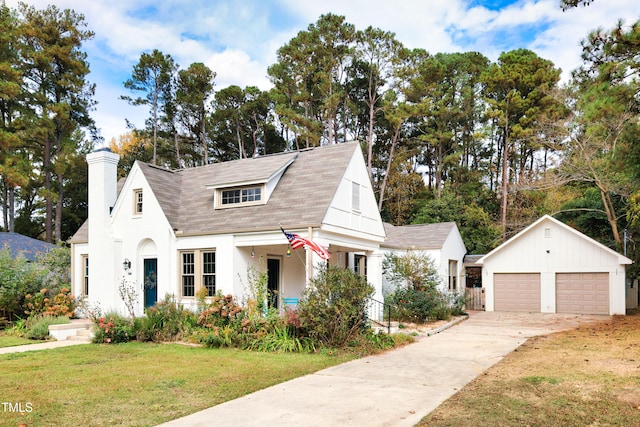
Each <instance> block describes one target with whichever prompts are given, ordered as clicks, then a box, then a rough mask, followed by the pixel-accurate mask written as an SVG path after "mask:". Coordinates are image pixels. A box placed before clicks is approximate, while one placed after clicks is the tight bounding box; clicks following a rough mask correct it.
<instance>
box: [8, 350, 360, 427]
mask: <svg viewBox="0 0 640 427" xmlns="http://www.w3.org/2000/svg"><path fill="white" fill-rule="evenodd" d="M353 357H354V356H350V355H341V356H331V355H328V354H326V353H325V354H321V353H319V354H296V353H294V354H273V353H262V352H250V351H242V350H235V349H206V348H200V347H188V346H182V345H177V344H148V343H128V344H119V345H107V344H104V345H80V346H73V347H66V348H60V349H55V350H44V351H37V352H28V353H14V354H7V355H2V356H0V390H2V391H3V393H2V400H3V401H4V402H14V403H22V404H23V406H25V405H26V403H30V404H31V405H30V406H31V407H32V408H33V410H32V411H31V412H26V413H25V414H24V415H21V414H15V413H7V412H3V413H1V414H0V426H13V427H15V426H16V425H18V424H20V423H26V425H27V426H40V425H42V426H79V425H82V426H106V425H126V426H145V425H156V424H159V423H162V422H165V421H169V420H172V419H175V418H178V417H181V416H184V415H187V414H190V413H193V412H197V411H199V410H201V409H205V408H208V407H210V406H213V405H217V404H219V403H222V402H225V401H227V400H231V399H235V398H237V397H240V396H243V395H245V394H248V393H251V392H253V391H256V390H259V389H262V388H265V387H268V386H271V385H274V384H277V383H280V382H283V381H286V380H289V379H292V378H295V377H298V376H302V375H305V374H308V373H312V372H315V371H318V370H320V369H323V368H325V367H328V366H333V365H337V364H339V363H342V362H344V361H346V360H348V359H350V358H353Z"/></svg>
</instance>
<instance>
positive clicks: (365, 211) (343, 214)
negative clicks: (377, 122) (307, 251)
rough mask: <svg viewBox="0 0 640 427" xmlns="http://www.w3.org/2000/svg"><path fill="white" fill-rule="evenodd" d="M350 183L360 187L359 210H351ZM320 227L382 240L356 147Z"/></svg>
mask: <svg viewBox="0 0 640 427" xmlns="http://www.w3.org/2000/svg"><path fill="white" fill-rule="evenodd" d="M353 183H358V184H360V198H359V202H360V209H359V210H354V209H353V197H352V195H353V191H352V189H353ZM322 223H323V229H326V230H330V231H336V232H340V233H344V234H346V235H351V236H354V237H359V238H363V239H369V240H373V241H376V242H378V243H379V242H382V241H383V240H384V237H385V232H384V227H383V225H382V219H381V217H380V212H379V211H378V205H377V203H376V198H375V196H374V194H373V189H372V188H371V183H370V182H369V175H368V173H367V168H366V167H365V163H364V159H363V157H362V151H361V150H360V148H359V147H358V148H356V150H355V151H354V153H353V157H352V158H351V162H350V163H349V166H348V167H347V170H346V172H345V174H344V176H343V177H342V180H341V181H340V185H339V186H338V190H337V191H336V194H335V195H334V196H333V200H332V201H331V205H330V206H329V209H328V210H327V214H326V215H325V217H324V219H323V221H322Z"/></svg>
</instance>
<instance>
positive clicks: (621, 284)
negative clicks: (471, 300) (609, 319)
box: [477, 215, 632, 315]
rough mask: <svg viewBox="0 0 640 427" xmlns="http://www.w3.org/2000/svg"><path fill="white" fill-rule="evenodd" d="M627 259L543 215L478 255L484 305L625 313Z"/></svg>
mask: <svg viewBox="0 0 640 427" xmlns="http://www.w3.org/2000/svg"><path fill="white" fill-rule="evenodd" d="M631 263H632V261H631V260H630V259H629V258H627V257H625V256H623V255H620V254H619V253H617V252H615V251H613V250H611V249H609V248H607V247H606V246H604V245H602V244H600V243H598V242H596V241H595V240H593V239H591V238H590V237H588V236H585V235H584V234H582V233H580V232H579V231H577V230H574V229H573V228H571V227H569V226H567V225H566V224H563V223H562V222H560V221H558V220H556V219H554V218H552V217H551V216H548V215H545V216H544V217H542V218H540V219H539V220H538V221H536V222H534V223H533V224H531V225H530V226H529V227H527V228H525V229H524V230H522V231H521V232H520V233H518V234H517V235H515V236H514V237H512V238H511V239H509V240H508V241H506V242H505V243H503V244H502V245H500V246H498V247H497V248H496V249H494V250H493V251H491V252H489V253H488V254H487V255H485V256H483V257H482V258H480V259H479V260H478V261H477V264H480V265H482V281H483V286H484V287H485V289H486V310H487V311H521V312H543V313H579V314H605V315H607V314H609V315H613V314H625V308H626V307H625V266H626V265H627V264H631Z"/></svg>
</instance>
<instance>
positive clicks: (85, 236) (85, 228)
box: [69, 220, 89, 244]
mask: <svg viewBox="0 0 640 427" xmlns="http://www.w3.org/2000/svg"><path fill="white" fill-rule="evenodd" d="M88 242H89V221H87V220H85V221H84V222H83V223H82V225H81V226H80V228H78V231H76V232H75V233H74V235H73V236H71V239H70V240H69V243H72V244H78V243H88Z"/></svg>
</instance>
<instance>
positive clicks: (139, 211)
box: [133, 188, 144, 216]
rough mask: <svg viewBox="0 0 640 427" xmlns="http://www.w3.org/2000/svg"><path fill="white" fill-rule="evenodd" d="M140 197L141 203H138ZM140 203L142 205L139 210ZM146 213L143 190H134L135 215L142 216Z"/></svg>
mask: <svg viewBox="0 0 640 427" xmlns="http://www.w3.org/2000/svg"><path fill="white" fill-rule="evenodd" d="M138 196H140V199H141V200H140V202H138ZM138 203H140V208H139V209H138ZM143 212H144V194H143V193H142V188H136V189H135V190H133V215H135V216H140V215H142V213H143Z"/></svg>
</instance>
